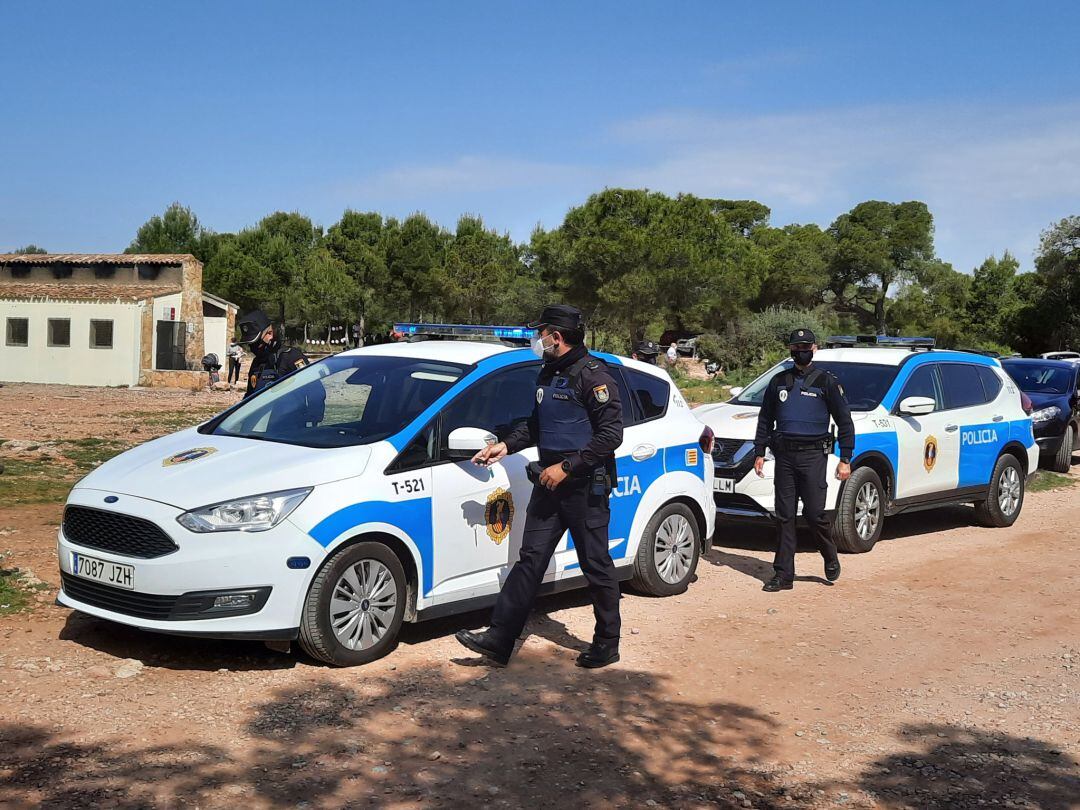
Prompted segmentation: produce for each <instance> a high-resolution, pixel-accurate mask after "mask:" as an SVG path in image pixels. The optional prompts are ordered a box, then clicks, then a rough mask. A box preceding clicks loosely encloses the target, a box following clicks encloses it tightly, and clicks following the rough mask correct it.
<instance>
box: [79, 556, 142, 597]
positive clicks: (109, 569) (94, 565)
mask: <svg viewBox="0 0 1080 810" xmlns="http://www.w3.org/2000/svg"><path fill="white" fill-rule="evenodd" d="M71 573H73V574H74V575H75V576H77V577H82V578H83V579H92V580H94V581H95V582H102V583H104V584H106V585H112V586H113V587H114V588H123V589H125V590H128V591H133V590H135V566H134V565H121V564H120V563H114V562H109V561H108V560H99V559H97V558H96V557H87V556H86V555H85V554H78V553H76V552H74V551H73V552H71Z"/></svg>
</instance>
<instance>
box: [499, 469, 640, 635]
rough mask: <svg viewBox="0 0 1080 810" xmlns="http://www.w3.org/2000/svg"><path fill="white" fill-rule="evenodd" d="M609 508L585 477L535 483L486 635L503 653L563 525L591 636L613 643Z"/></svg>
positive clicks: (615, 602)
mask: <svg viewBox="0 0 1080 810" xmlns="http://www.w3.org/2000/svg"><path fill="white" fill-rule="evenodd" d="M610 518H611V512H610V509H609V506H608V498H607V496H606V495H600V494H593V493H591V492H590V487H589V482H587V481H565V482H563V484H562V485H561V486H559V487H558V488H556V489H555V491H554V492H552V491H550V490H548V489H546V488H545V487H542V486H539V485H537V486H536V487H534V488H533V494H532V498H530V499H529V506H528V509H527V510H526V515H525V534H524V536H523V538H522V541H521V554H520V556H519V557H518V561H517V562H516V563H514V567H513V568H511V569H510V573H509V575H508V576H507V577H506V582H504V583H503V587H502V591H500V592H499V599H498V601H497V602H496V603H495V609H494V610H493V611H492V615H491V630H490V632H491V634H492V636H493V637H494V639H495V640H496V642H498V643H499V644H501V645H502V646H503V648H504V649H505V650H507V651H508V652H509V651H511V650H512V649H513V647H514V643H515V642H516V641H517V639H518V636H520V635H521V631H522V630H524V629H525V621H526V620H527V619H528V618H529V613H530V611H531V610H532V608H533V603H534V602H535V601H536V593H537V591H538V590H539V589H540V584H541V582H542V581H543V578H544V572H545V571H547V567H548V563H550V562H551V557H552V555H553V554H554V553H555V547H556V546H557V545H558V544H559V540H560V538H561V537H562V534H563V532H564V531H566V530H567V529H569V530H570V534H571V536H572V537H573V540H574V550H575V551H577V558H578V562H579V563H580V564H581V571H582V573H583V574H584V575H585V578H586V580H587V581H588V584H589V596H591V597H592V603H593V614H594V615H595V617H596V628H595V630H594V632H593V641H596V642H602V643H606V644H618V642H619V633H620V630H621V619H620V617H619V581H618V579H617V577H616V576H615V565H614V563H612V561H611V554H610V553H609V552H608V522H609V521H610Z"/></svg>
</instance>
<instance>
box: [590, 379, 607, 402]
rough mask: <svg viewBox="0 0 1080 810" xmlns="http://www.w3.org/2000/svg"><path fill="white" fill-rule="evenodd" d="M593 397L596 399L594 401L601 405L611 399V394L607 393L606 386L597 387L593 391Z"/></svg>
mask: <svg viewBox="0 0 1080 810" xmlns="http://www.w3.org/2000/svg"><path fill="white" fill-rule="evenodd" d="M592 392H593V396H594V397H596V401H597V402H599V403H600V404H601V405H603V404H604V403H605V402H607V401H608V400H609V399H611V393H610V392H609V391H608V387H607V385H606V384H605V385H598V386H596V387H595V388H594V389H593V390H592Z"/></svg>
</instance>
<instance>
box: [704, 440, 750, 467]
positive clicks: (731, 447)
mask: <svg viewBox="0 0 1080 810" xmlns="http://www.w3.org/2000/svg"><path fill="white" fill-rule="evenodd" d="M752 447H753V442H750V441H747V440H746V439H714V440H713V450H712V457H713V463H714V464H716V465H718V466H721V467H732V466H735V465H736V464H740V463H742V462H743V461H745V459H746V457H747V456H748V455H749V454H750V451H751V449H752Z"/></svg>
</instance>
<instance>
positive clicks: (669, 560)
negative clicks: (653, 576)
mask: <svg viewBox="0 0 1080 810" xmlns="http://www.w3.org/2000/svg"><path fill="white" fill-rule="evenodd" d="M693 561H694V532H693V529H691V528H690V521H688V520H687V519H686V518H685V517H683V516H682V515H671V516H670V517H667V518H665V519H664V522H663V523H661V524H660V528H659V529H657V530H656V549H655V551H654V552H653V565H655V566H656V572H657V573H658V574H659V575H660V579H662V580H664V582H666V583H667V584H668V585H676V584H678V583H680V582H682V581H683V579H685V578H686V575H687V573H689V571H690V565H691V564H692V563H693Z"/></svg>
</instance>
